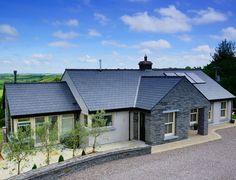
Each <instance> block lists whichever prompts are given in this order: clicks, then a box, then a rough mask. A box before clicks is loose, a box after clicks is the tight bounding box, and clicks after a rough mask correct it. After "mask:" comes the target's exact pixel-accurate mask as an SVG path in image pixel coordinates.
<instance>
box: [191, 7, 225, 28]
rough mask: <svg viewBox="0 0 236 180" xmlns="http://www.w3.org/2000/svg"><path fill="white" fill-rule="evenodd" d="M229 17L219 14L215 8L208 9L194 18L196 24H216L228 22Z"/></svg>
mask: <svg viewBox="0 0 236 180" xmlns="http://www.w3.org/2000/svg"><path fill="white" fill-rule="evenodd" d="M226 20H227V16H226V15H225V14H223V13H221V12H217V11H216V10H215V9H213V8H210V7H209V8H207V9H205V10H200V11H198V12H197V16H196V17H195V18H193V22H194V23H195V24H208V23H214V22H222V21H226Z"/></svg>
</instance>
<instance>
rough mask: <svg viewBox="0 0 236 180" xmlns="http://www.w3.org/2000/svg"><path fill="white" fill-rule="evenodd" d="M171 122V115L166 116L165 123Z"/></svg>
mask: <svg viewBox="0 0 236 180" xmlns="http://www.w3.org/2000/svg"><path fill="white" fill-rule="evenodd" d="M168 122H169V113H168V114H166V115H165V123H168Z"/></svg>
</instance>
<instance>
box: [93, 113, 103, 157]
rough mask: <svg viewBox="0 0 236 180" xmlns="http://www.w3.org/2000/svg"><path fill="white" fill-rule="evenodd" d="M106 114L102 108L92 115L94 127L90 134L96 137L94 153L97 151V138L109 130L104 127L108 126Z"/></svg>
mask: <svg viewBox="0 0 236 180" xmlns="http://www.w3.org/2000/svg"><path fill="white" fill-rule="evenodd" d="M105 114H106V113H105V111H104V110H101V111H97V112H96V114H94V115H92V129H91V131H90V135H91V136H92V137H93V138H94V139H93V140H94V141H93V151H92V152H93V153H94V152H96V144H97V138H98V137H99V136H100V135H101V134H103V133H105V132H106V131H107V129H106V128H103V127H105V126H106V119H105Z"/></svg>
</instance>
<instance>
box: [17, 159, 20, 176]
mask: <svg viewBox="0 0 236 180" xmlns="http://www.w3.org/2000/svg"><path fill="white" fill-rule="evenodd" d="M17 174H18V175H19V174H20V161H18V164H17Z"/></svg>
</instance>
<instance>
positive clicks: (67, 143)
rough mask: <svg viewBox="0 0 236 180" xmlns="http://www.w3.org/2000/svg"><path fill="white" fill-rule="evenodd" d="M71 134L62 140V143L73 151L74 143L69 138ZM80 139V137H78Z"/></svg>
mask: <svg viewBox="0 0 236 180" xmlns="http://www.w3.org/2000/svg"><path fill="white" fill-rule="evenodd" d="M70 135H71V134H68V135H66V136H64V137H62V138H61V143H62V144H63V145H64V146H65V147H67V148H69V149H73V142H72V141H71V138H70V137H69V136H70ZM78 138H79V137H78ZM77 148H79V144H78V145H77Z"/></svg>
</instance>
